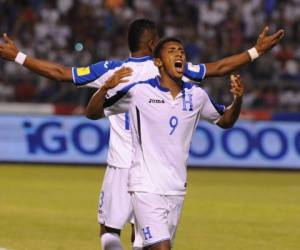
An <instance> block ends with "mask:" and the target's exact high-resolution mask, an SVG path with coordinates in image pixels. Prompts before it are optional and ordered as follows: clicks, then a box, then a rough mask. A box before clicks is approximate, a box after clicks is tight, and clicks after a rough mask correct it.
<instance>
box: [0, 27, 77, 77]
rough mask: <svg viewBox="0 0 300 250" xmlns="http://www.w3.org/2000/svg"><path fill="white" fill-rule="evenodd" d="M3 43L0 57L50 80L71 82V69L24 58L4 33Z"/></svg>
mask: <svg viewBox="0 0 300 250" xmlns="http://www.w3.org/2000/svg"><path fill="white" fill-rule="evenodd" d="M3 40H4V43H3V44H2V43H0V57H1V58H2V59H5V60H9V61H16V62H18V63H19V64H22V65H23V66H25V67H26V68H28V69H29V70H31V71H33V72H35V73H37V74H39V75H42V76H45V77H47V78H49V79H51V80H56V81H67V82H72V81H73V78H72V68H71V67H65V66H63V65H60V64H57V63H52V62H49V61H45V60H39V59H36V58H33V57H31V56H26V55H24V54H23V53H21V52H19V50H18V48H17V46H16V45H15V43H14V42H13V40H11V39H10V38H9V37H8V35H7V34H6V33H4V34H3Z"/></svg>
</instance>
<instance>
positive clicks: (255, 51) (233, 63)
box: [205, 27, 284, 77]
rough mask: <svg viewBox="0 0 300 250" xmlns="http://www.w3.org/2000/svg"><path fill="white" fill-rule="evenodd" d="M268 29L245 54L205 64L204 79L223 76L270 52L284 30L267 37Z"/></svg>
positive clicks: (266, 28) (265, 29) (281, 36)
mask: <svg viewBox="0 0 300 250" xmlns="http://www.w3.org/2000/svg"><path fill="white" fill-rule="evenodd" d="M268 31H269V27H265V28H264V30H263V31H262V32H261V33H260V34H259V36H258V39H257V42H256V44H255V46H254V47H253V48H252V49H250V50H248V51H245V52H242V53H240V54H237V55H233V56H230V57H226V58H224V59H221V60H218V61H216V62H211V63H206V64H205V66H206V74H205V76H206V77H211V76H223V75H226V74H229V73H231V72H233V71H234V70H237V69H239V68H240V67H242V66H244V65H246V64H248V63H250V62H251V61H253V60H254V59H256V58H258V57H259V56H262V55H263V54H265V53H266V52H268V51H269V50H271V49H272V48H273V47H274V46H275V45H276V44H277V43H279V41H280V40H281V39H282V38H283V36H284V30H282V29H281V30H279V31H277V32H275V33H274V34H272V35H267V33H268Z"/></svg>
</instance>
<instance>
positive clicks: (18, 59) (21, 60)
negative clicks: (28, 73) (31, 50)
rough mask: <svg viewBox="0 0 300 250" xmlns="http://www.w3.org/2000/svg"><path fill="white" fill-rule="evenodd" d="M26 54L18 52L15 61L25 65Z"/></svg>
mask: <svg viewBox="0 0 300 250" xmlns="http://www.w3.org/2000/svg"><path fill="white" fill-rule="evenodd" d="M26 57H27V56H26V55H25V54H24V53H22V52H18V54H17V56H16V58H15V62H16V63H18V64H20V65H23V64H24V62H25V59H26Z"/></svg>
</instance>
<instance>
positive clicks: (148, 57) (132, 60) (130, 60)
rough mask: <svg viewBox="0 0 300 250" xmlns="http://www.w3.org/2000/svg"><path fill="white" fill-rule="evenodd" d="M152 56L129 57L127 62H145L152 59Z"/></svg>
mask: <svg viewBox="0 0 300 250" xmlns="http://www.w3.org/2000/svg"><path fill="white" fill-rule="evenodd" d="M152 59H153V57H152V56H143V57H131V56H130V57H128V58H127V59H126V61H125V62H145V61H148V60H152Z"/></svg>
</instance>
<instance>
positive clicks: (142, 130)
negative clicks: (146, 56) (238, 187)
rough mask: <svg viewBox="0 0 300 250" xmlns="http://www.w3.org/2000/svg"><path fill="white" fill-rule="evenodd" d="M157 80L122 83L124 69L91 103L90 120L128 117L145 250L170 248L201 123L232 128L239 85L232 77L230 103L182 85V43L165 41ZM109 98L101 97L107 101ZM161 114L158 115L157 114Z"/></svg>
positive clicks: (135, 198)
mask: <svg viewBox="0 0 300 250" xmlns="http://www.w3.org/2000/svg"><path fill="white" fill-rule="evenodd" d="M154 57H155V59H154V60H155V61H154V62H155V65H156V66H157V67H158V68H159V73H160V77H159V76H156V77H155V78H150V79H148V80H146V81H140V82H136V83H131V84H126V83H123V84H121V86H120V87H121V89H120V90H118V91H117V92H116V93H115V94H113V95H111V94H110V90H111V89H113V88H115V87H116V86H117V83H118V82H119V79H118V78H120V79H121V81H122V79H123V77H126V76H127V75H128V74H130V69H128V68H126V67H125V68H123V69H121V70H120V71H118V72H117V73H116V75H115V76H114V77H112V78H110V79H109V80H108V81H106V83H105V84H104V85H103V86H102V88H101V89H99V90H98V91H97V92H96V93H95V94H94V96H93V97H92V98H91V100H90V102H89V104H88V106H87V109H86V114H87V117H88V118H91V119H99V118H102V117H104V116H110V115H115V114H119V113H124V112H127V111H128V112H129V117H130V121H131V122H132V123H131V125H132V126H131V134H132V142H133V149H134V157H133V161H132V163H131V168H130V172H129V188H128V189H129V191H130V192H131V196H132V202H133V208H134V215H135V218H136V223H137V227H138V229H139V233H140V234H141V235H143V247H144V248H145V249H151V250H153V249H155V250H168V249H171V245H172V241H173V240H174V236H175V231H176V228H177V224H178V221H179V218H180V214H181V210H182V206H183V201H184V196H185V192H186V187H187V183H186V165H187V159H188V155H189V147H190V144H191V140H192V135H193V132H194V130H195V128H196V126H197V124H198V121H199V120H207V121H209V122H211V123H215V124H217V125H218V126H219V127H221V128H230V127H232V126H233V125H234V123H235V122H236V120H237V119H238V117H239V114H240V109H241V104H242V96H243V93H244V89H243V84H242V83H241V80H240V77H239V76H231V92H232V93H233V96H234V98H233V102H232V104H231V105H230V106H229V107H227V108H225V107H224V106H223V105H219V104H217V103H215V102H214V101H212V100H211V99H210V98H209V96H208V95H207V94H206V92H205V91H204V90H203V89H202V88H201V87H199V85H195V84H192V83H190V82H183V81H182V77H183V72H184V68H185V65H186V58H185V52H184V48H183V45H182V43H181V42H180V41H179V40H177V39H175V38H166V39H163V40H162V41H161V42H159V43H158V45H157V47H156V48H155V51H154ZM107 95H108V96H109V98H107V99H106V98H105V97H106V96H107ZM158 114H159V115H158Z"/></svg>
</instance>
